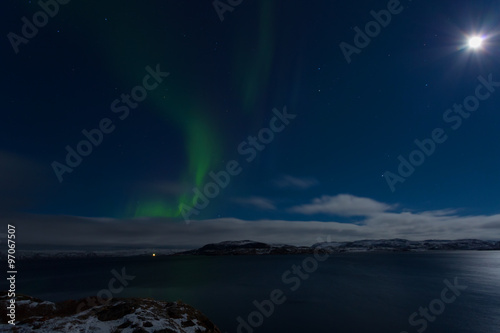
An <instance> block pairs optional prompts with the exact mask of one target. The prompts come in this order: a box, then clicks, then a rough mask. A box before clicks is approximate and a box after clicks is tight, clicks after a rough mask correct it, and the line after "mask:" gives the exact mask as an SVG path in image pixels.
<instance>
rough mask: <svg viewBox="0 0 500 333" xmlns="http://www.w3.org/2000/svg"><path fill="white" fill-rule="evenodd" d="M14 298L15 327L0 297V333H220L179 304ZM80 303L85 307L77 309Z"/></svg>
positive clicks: (196, 313) (142, 299) (209, 323)
mask: <svg viewBox="0 0 500 333" xmlns="http://www.w3.org/2000/svg"><path fill="white" fill-rule="evenodd" d="M16 298H17V301H16V322H15V323H16V325H15V326H12V325H10V324H8V323H7V320H8V318H9V317H7V312H6V309H7V304H8V300H7V295H6V293H3V294H0V304H1V308H0V315H1V319H0V332H19V333H31V332H37V333H54V332H66V333H77V332H81V333H84V332H88V333H90V332H93V333H101V332H102V333H110V332H115V333H118V332H122V333H134V332H135V333H146V332H151V333H166V332H170V333H220V330H219V329H218V328H217V326H215V325H214V324H213V323H212V322H211V321H210V320H209V319H208V318H207V317H206V316H205V315H204V314H202V313H201V312H200V311H198V310H196V309H194V308H193V307H191V306H189V305H187V304H184V303H182V302H161V301H155V300H152V299H146V298H113V299H111V300H110V301H108V302H107V303H106V304H104V305H96V306H90V305H87V304H92V302H89V301H88V299H85V300H83V299H82V300H78V301H75V300H70V301H64V302H58V303H52V302H47V301H45V302H44V301H42V300H40V299H36V298H33V297H29V296H23V295H17V297H16ZM93 298H94V300H93V302H94V303H95V304H99V303H97V298H96V297H93ZM82 303H85V306H84V307H83V308H81V309H79V308H80V307H81V306H80V305H81V304H82ZM77 309H79V312H77Z"/></svg>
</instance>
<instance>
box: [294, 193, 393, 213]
mask: <svg viewBox="0 0 500 333" xmlns="http://www.w3.org/2000/svg"><path fill="white" fill-rule="evenodd" d="M393 208H394V207H393V206H390V205H387V204H385V203H381V202H378V201H375V200H373V199H370V198H361V197H356V196H353V195H350V194H339V195H336V196H327V195H325V196H322V197H321V198H316V199H314V200H313V201H312V203H310V204H306V205H300V206H295V207H292V208H290V211H291V212H294V213H300V214H306V215H312V214H330V215H338V216H370V215H373V214H378V213H381V212H385V211H387V210H391V209H393Z"/></svg>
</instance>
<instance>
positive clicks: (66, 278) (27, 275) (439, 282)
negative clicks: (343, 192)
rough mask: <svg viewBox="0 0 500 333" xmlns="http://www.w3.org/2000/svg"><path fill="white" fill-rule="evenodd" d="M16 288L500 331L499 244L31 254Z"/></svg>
mask: <svg viewBox="0 0 500 333" xmlns="http://www.w3.org/2000/svg"><path fill="white" fill-rule="evenodd" d="M117 276H119V278H118V277H117ZM17 292H18V293H22V294H26V295H30V296H34V297H38V298H41V299H44V300H49V301H61V300H67V299H79V298H85V297H88V296H96V295H98V296H99V297H102V298H103V299H105V298H107V297H149V298H154V299H157V300H168V301H177V300H181V301H183V302H185V303H188V304H190V305H192V306H194V307H195V308H197V309H198V310H200V311H202V312H203V313H204V314H205V315H207V316H208V317H209V318H210V319H211V320H212V321H213V322H214V323H215V324H216V325H217V326H218V327H219V328H220V330H221V332H235V333H253V332H259V333H280V332H315V333H334V332H336V333H360V332H363V333H368V332H370V333H389V332H392V333H413V332H418V333H422V332H427V333H433V332H436V333H444V332H453V333H499V332H500V251H453V252H440V251H436V252H433V251H431V252H395V253H375V252H366V253H341V254H333V255H330V256H323V257H319V256H316V257H315V256H314V255H272V256H268V255H260V256H258V255H256V256H253V255H252V256H155V257H153V256H151V257H121V258H109V257H108V258H85V259H82V258H80V259H48V260H28V259H26V260H22V261H20V262H19V263H18V274H17Z"/></svg>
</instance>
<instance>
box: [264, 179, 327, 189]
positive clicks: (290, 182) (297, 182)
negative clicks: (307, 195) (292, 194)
mask: <svg viewBox="0 0 500 333" xmlns="http://www.w3.org/2000/svg"><path fill="white" fill-rule="evenodd" d="M274 184H275V185H276V186H277V187H280V188H296V189H301V190H305V189H308V188H310V187H313V186H316V185H318V184H319V182H318V181H317V180H316V179H315V178H297V177H292V176H288V175H284V176H282V177H281V178H280V179H277V180H275V181H274Z"/></svg>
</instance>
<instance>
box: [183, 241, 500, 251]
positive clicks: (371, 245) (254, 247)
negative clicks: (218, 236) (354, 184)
mask: <svg viewBox="0 0 500 333" xmlns="http://www.w3.org/2000/svg"><path fill="white" fill-rule="evenodd" d="M437 250H442V251H443V250H444V251H452V250H467V251H478V250H483V251H486V250H500V241H498V242H497V241H482V240H477V239H461V240H425V241H409V240H406V239H387V240H359V241H353V242H324V243H317V244H314V245H312V246H293V245H286V244H279V245H273V244H266V243H261V242H254V241H250V240H244V241H226V242H221V243H215V244H207V245H205V246H203V247H201V248H199V249H196V250H189V251H183V252H178V253H175V254H174V255H252V254H253V255H254V254H268V255H269V254H310V253H314V251H320V252H324V253H342V252H373V251H389V252H395V251H397V252H400V251H437Z"/></svg>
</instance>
